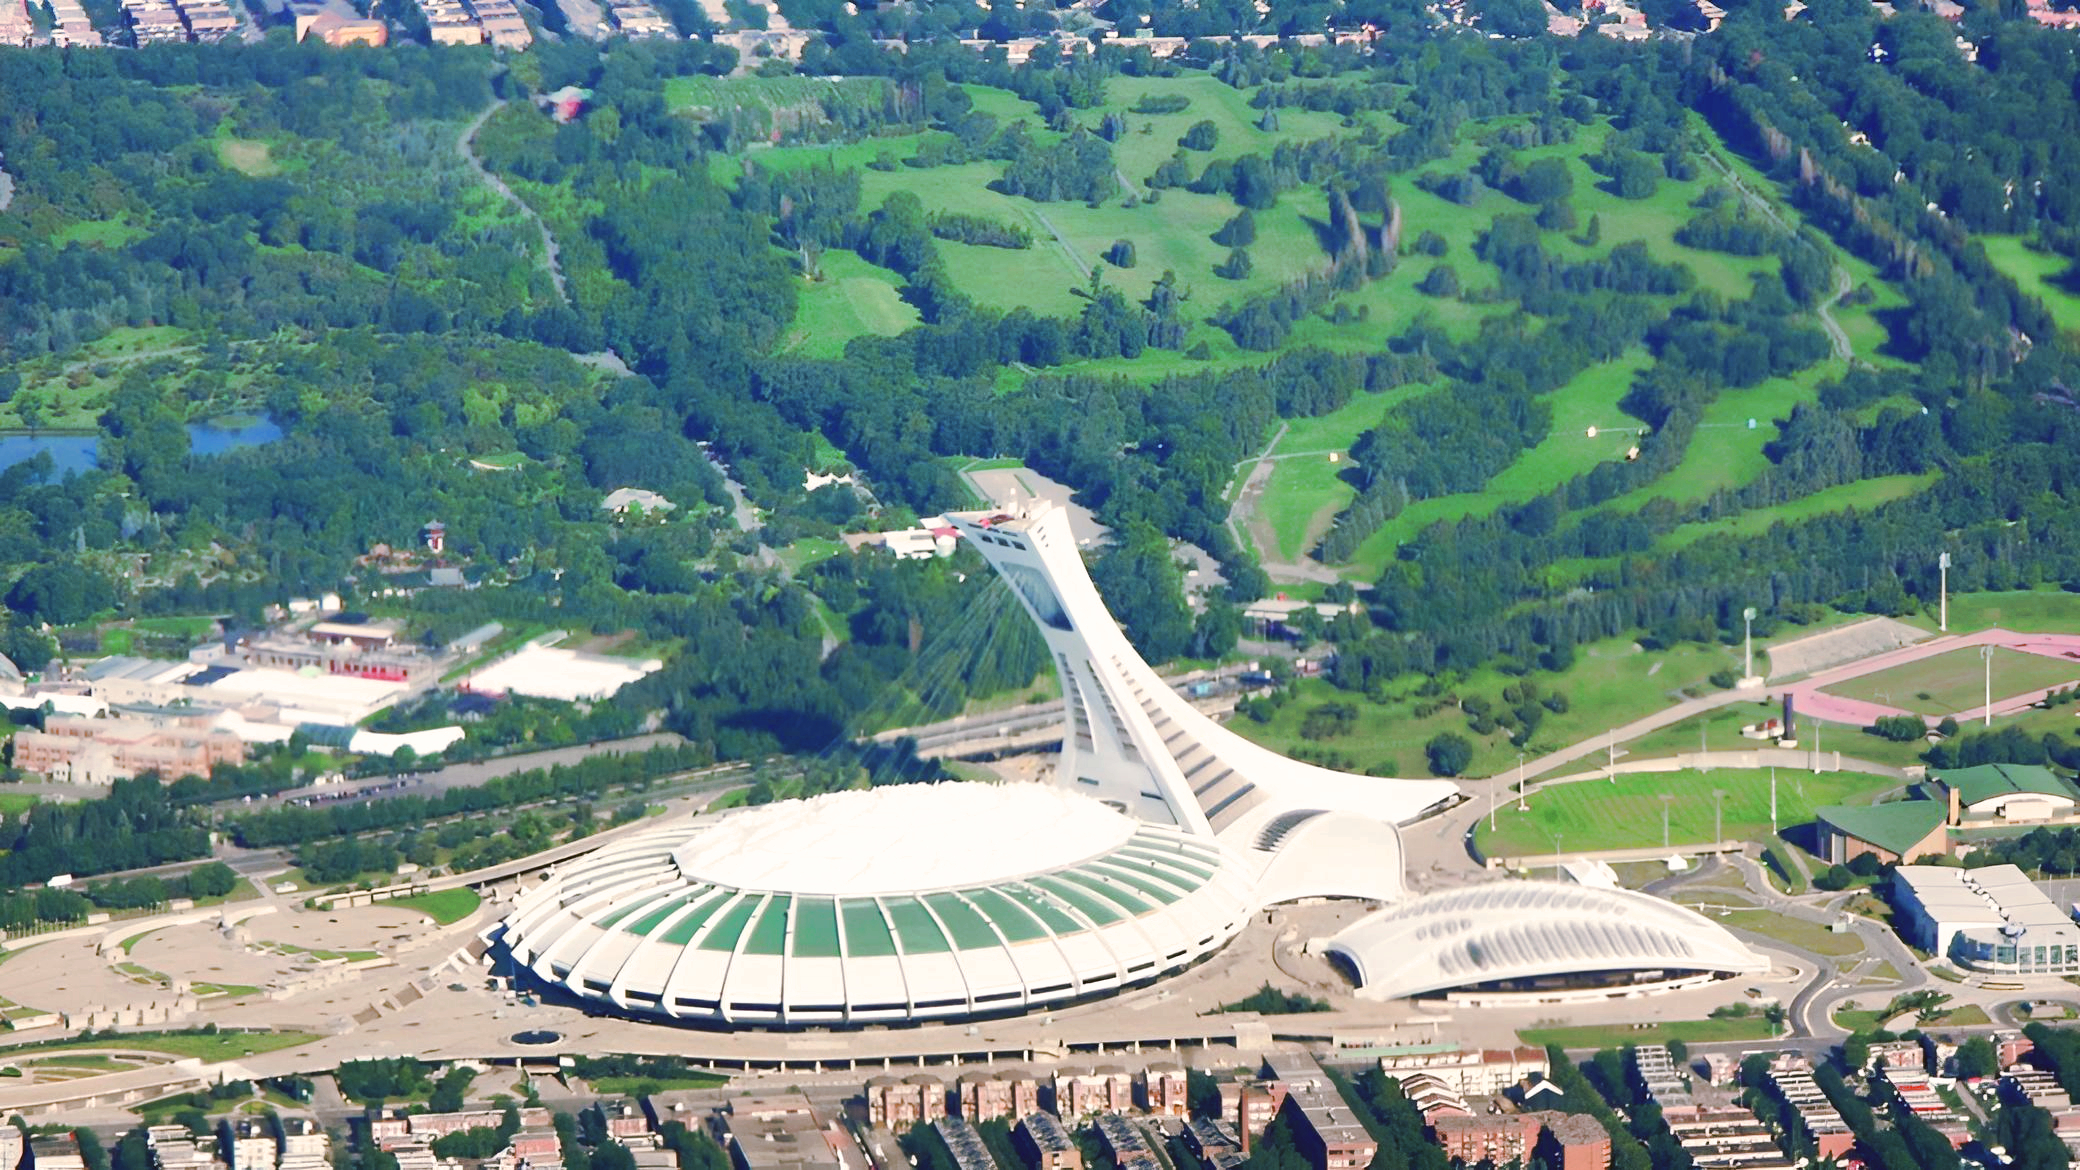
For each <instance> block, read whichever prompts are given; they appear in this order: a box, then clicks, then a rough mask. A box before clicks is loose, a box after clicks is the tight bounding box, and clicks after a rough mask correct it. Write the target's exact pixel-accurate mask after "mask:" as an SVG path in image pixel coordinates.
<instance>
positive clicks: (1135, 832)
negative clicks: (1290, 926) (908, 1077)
mask: <svg viewBox="0 0 2080 1170" xmlns="http://www.w3.org/2000/svg"><path fill="white" fill-rule="evenodd" d="M1255 904H1256V903H1255V883H1254V880H1253V875H1252V873H1251V870H1250V867H1249V865H1248V864H1247V863H1245V862H1243V861H1242V860H1241V859H1240V857H1239V856H1238V855H1237V854H1235V853H1233V852H1231V851H1230V850H1229V849H1227V848H1226V847H1225V846H1223V845H1221V844H1220V843H1219V842H1218V841H1214V840H1210V839H1205V838H1200V837H1195V836H1193V835H1191V834H1190V833H1187V832H1184V831H1182V830H1180V829H1177V828H1174V827H1170V826H1164V825H1149V824H1142V823H1140V822H1137V821H1134V820H1131V819H1129V818H1127V817H1125V816H1122V815H1121V814H1119V813H1117V812H1114V811H1113V810H1112V809H1111V808H1109V807H1107V806H1105V805H1104V804H1101V803H1099V802H1098V801H1095V800H1093V799H1091V798H1089V797H1087V796H1082V795H1080V794H1077V793H1074V792H1067V791H1063V790H1059V789H1055V788H1051V787H1043V786H1038V785H996V784H935V785H911V786H898V787H891V788H877V789H872V790H870V791H866V792H845V793H838V794H835V795H832V796H825V797H818V798H816V799H814V800H806V801H804V800H794V801H784V802H781V803H779V804H773V805H768V806H765V807H763V808H759V809H755V810H752V811H749V812H743V813H738V814H734V815H729V816H724V817H718V818H703V819H701V820H697V821H695V822H693V823H692V824H690V825H687V824H681V825H678V826H667V827H663V828H658V829H654V830H651V831H648V832H643V833H638V834H636V835H634V836H630V837H625V838H622V839H621V840H618V841H614V842H611V843H609V844H606V845H602V846H600V847H599V848H598V849H596V850H594V851H593V852H591V853H587V854H585V855H583V856H582V857H579V858H577V859H575V860H573V861H571V862H569V863H567V864H566V865H564V866H563V867H562V868H561V870H560V871H559V872H558V873H557V874H556V876H555V877H553V878H551V879H550V880H548V881H546V882H544V883H543V884H542V885H540V886H538V887H536V888H535V889H533V890H530V891H528V892H527V893H526V894H524V895H522V896H521V898H520V899H519V901H518V902H517V903H516V904H515V906H514V908H513V911H512V913H511V914H510V915H508V916H507V918H506V919H505V921H504V922H503V923H501V924H500V925H499V927H498V928H497V940H498V942H499V943H500V945H501V946H502V947H504V948H505V949H506V951H508V952H509V953H510V955H511V957H512V959H513V961H514V962H516V963H518V964H519V965H521V966H523V967H525V968H526V969H527V971H528V972H530V973H531V974H532V975H533V976H534V977H535V978H537V979H539V980H541V981H543V982H545V983H548V984H550V985H552V986H555V987H557V988H560V989H561V990H563V991H567V992H569V993H570V994H572V995H576V996H578V997H580V998H583V999H587V1000H594V1001H604V1002H605V1003H606V1004H610V1005H611V1006H613V1007H614V1008H617V1009H620V1010H623V1011H628V1012H632V1013H636V1014H643V1015H661V1016H666V1017H670V1018H673V1019H679V1020H685V1021H688V1022H692V1023H701V1024H710V1025H727V1026H733V1027H741V1026H769V1027H770V1026H777V1027H801V1026H831V1025H840V1026H843V1025H860V1024H867V1023H894V1022H901V1021H905V1020H914V1019H951V1018H960V1017H964V1016H975V1015H983V1014H1000V1013H1009V1012H1018V1011H1024V1010H1027V1009H1029V1008H1033V1007H1038V1006H1047V1005H1054V1004H1061V1003H1069V1002H1074V1001H1076V1000H1080V999H1087V998H1090V997H1093V996H1097V995H1102V994H1107V993H1111V992H1116V991H1118V990H1120V989H1121V988H1123V987H1131V986H1136V985H1139V984H1142V983H1146V982H1149V981H1151V980H1153V979H1156V978H1157V977H1159V976H1161V975H1164V974H1166V973H1168V972H1171V971H1176V970H1178V969H1180V968H1183V967H1185V966H1188V965H1190V964H1191V963H1193V962H1196V961H1197V960H1199V959H1201V958H1203V957H1205V956H1206V955H1208V954H1210V953H1212V952H1213V951H1216V950H1218V949H1220V948H1221V947H1222V946H1224V945H1226V944H1227V942H1228V940H1230V939H1232V938H1233V937H1235V935H1236V933H1237V932H1239V931H1240V930H1241V929H1242V926H1243V924H1244V923H1245V922H1247V921H1248V918H1249V915H1250V913H1251V911H1252V910H1253V909H1254V907H1255ZM503 969H507V970H511V969H512V968H511V967H504V968H503Z"/></svg>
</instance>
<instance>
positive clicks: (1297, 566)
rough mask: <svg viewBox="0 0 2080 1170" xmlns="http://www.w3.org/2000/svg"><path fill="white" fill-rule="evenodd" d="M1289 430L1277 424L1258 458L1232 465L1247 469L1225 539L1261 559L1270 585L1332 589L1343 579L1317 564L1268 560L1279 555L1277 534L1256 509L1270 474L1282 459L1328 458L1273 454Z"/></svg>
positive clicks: (1325, 452)
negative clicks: (1304, 584)
mask: <svg viewBox="0 0 2080 1170" xmlns="http://www.w3.org/2000/svg"><path fill="white" fill-rule="evenodd" d="M1290 429H1291V425H1290V424H1288V423H1283V422H1281V423H1279V424H1278V430H1277V431H1276V432H1274V433H1273V434H1272V436H1271V441H1270V442H1268V443H1266V444H1264V450H1263V451H1262V452H1261V453H1260V454H1258V455H1257V456H1256V457H1255V458H1252V459H1244V460H1242V461H1241V462H1239V463H1237V464H1236V465H1235V470H1236V471H1238V472H1240V471H1241V470H1242V469H1243V468H1245V467H1248V468H1249V475H1248V477H1247V478H1245V479H1244V480H1243V481H1242V486H1241V487H1240V488H1238V489H1236V492H1235V503H1234V505H1233V506H1231V507H1230V508H1229V509H1228V519H1227V525H1228V535H1230V536H1232V537H1234V538H1235V542H1236V543H1237V544H1240V545H1243V546H1244V547H1248V548H1254V549H1256V550H1257V556H1258V557H1260V558H1263V569H1264V572H1265V574H1266V575H1268V576H1269V577H1270V578H1271V579H1272V580H1273V581H1277V582H1283V583H1291V582H1295V581H1317V582H1320V583H1321V584H1324V585H1333V584H1335V583H1336V582H1337V581H1339V580H1342V577H1341V576H1340V575H1339V574H1338V573H1337V572H1336V570H1334V569H1331V568H1329V567H1328V566H1327V565H1324V564H1322V563H1321V562H1319V561H1314V560H1307V561H1300V562H1293V561H1276V560H1272V559H1270V558H1272V557H1275V556H1277V555H1278V541H1277V539H1276V534H1274V533H1273V532H1272V531H1271V530H1270V528H1269V527H1268V526H1266V525H1265V524H1264V522H1263V520H1264V518H1263V517H1262V516H1261V515H1259V514H1258V511H1257V506H1258V504H1259V503H1261V502H1262V500H1263V498H1264V488H1265V486H1266V485H1267V484H1269V483H1270V482H1271V472H1272V471H1273V470H1274V469H1275V468H1276V467H1277V466H1278V461H1279V460H1281V459H1292V458H1296V457H1299V456H1303V455H1314V456H1318V457H1319V456H1326V455H1328V454H1329V452H1327V451H1286V452H1281V453H1278V454H1273V452H1274V451H1276V450H1277V449H1278V444H1279V443H1280V441H1282V440H1283V439H1284V438H1285V437H1286V432H1287V431H1288V430H1290Z"/></svg>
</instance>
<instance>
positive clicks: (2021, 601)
mask: <svg viewBox="0 0 2080 1170" xmlns="http://www.w3.org/2000/svg"><path fill="white" fill-rule="evenodd" d="M1904 620H1906V621H1908V622H1910V623H1912V624H1914V625H1917V626H1920V627H1921V628H1923V629H1925V630H1931V631H1933V630H1934V629H1935V628H1936V613H1935V610H1934V608H1933V607H1931V608H1930V610H1929V612H1927V613H1925V614H1916V615H1914V616H1911V617H1908V618H1906V619H1904ZM1995 626H1999V627H2000V628H2002V629H2004V630H2013V631H2015V632H2016V633H2018V634H2070V633H2075V632H2080V594H2076V593H2068V592H2066V591H2065V590H2063V589H2058V588H2046V589H2039V590H2016V591H2012V592H2004V593H1953V594H1951V595H1950V632H1951V633H1953V634H1957V633H1971V632H1972V631H1974V630H1985V629H1991V628H1993V627H1995Z"/></svg>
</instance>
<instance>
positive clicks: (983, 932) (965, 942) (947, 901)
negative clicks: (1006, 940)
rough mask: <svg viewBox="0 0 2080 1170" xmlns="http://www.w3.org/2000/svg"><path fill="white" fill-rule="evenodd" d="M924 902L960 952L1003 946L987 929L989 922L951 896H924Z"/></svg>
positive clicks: (970, 907)
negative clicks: (943, 926)
mask: <svg viewBox="0 0 2080 1170" xmlns="http://www.w3.org/2000/svg"><path fill="white" fill-rule="evenodd" d="M924 901H925V904H926V905H927V906H930V907H931V908H932V913H934V914H937V915H938V916H939V921H940V922H941V923H943V924H944V925H945V927H946V931H947V933H948V934H951V935H952V936H953V945H954V946H956V947H958V948H960V949H961V950H964V951H979V950H983V949H985V948H988V947H994V946H1002V945H1003V943H1002V940H1000V939H998V938H997V932H996V931H994V930H991V929H990V928H989V920H988V919H986V918H984V917H983V916H982V915H981V914H978V913H976V911H975V907H973V906H970V905H968V904H967V903H966V902H963V901H961V900H960V899H959V898H956V897H954V896H953V895H952V894H943V893H942V894H926V895H925V896H924Z"/></svg>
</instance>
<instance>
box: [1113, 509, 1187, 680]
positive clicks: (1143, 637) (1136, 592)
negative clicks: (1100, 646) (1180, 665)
mask: <svg viewBox="0 0 2080 1170" xmlns="http://www.w3.org/2000/svg"><path fill="white" fill-rule="evenodd" d="M1091 579H1092V580H1093V581H1094V582H1096V583H1097V586H1098V592H1099V593H1100V594H1102V595H1103V596H1104V598H1105V606H1106V608H1107V609H1109V610H1111V611H1112V616H1113V617H1114V618H1115V619H1117V620H1118V621H1119V624H1120V626H1121V627H1122V628H1124V629H1125V630H1126V632H1127V637H1128V638H1129V639H1130V640H1131V641H1132V642H1133V643H1134V648H1135V649H1136V650H1139V651H1140V652H1141V656H1142V657H1144V658H1146V659H1148V660H1149V661H1150V662H1166V661H1168V660H1170V659H1172V658H1175V657H1177V656H1178V655H1180V654H1182V653H1184V651H1185V648H1186V646H1187V645H1188V644H1189V643H1190V641H1191V636H1192V613H1191V610H1190V609H1189V608H1187V607H1186V605H1185V600H1184V574H1182V573H1180V572H1178V570H1177V562H1176V560H1175V559H1174V558H1172V557H1171V555H1170V542H1169V540H1168V539H1167V538H1166V537H1164V536H1163V534H1162V533H1161V532H1159V531H1157V530H1156V528H1155V527H1154V526H1153V525H1151V524H1149V523H1147V522H1146V521H1135V522H1134V523H1133V524H1130V525H1128V526H1127V528H1126V530H1125V532H1124V533H1123V538H1122V539H1121V540H1120V541H1119V542H1118V543H1117V544H1115V545H1114V546H1113V547H1112V548H1111V549H1110V550H1109V551H1107V552H1106V553H1105V554H1104V555H1103V556H1101V557H1099V558H1098V560H1097V563H1095V564H1093V565H1092V566H1091Z"/></svg>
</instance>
